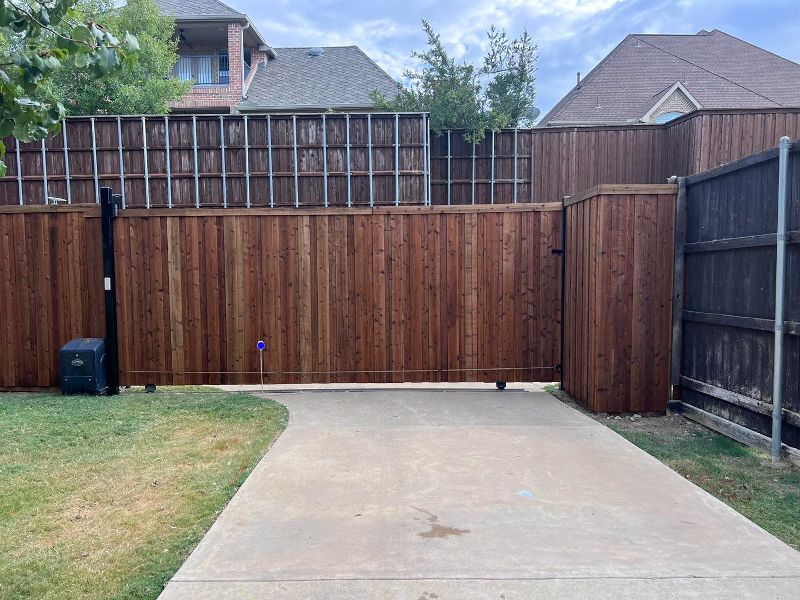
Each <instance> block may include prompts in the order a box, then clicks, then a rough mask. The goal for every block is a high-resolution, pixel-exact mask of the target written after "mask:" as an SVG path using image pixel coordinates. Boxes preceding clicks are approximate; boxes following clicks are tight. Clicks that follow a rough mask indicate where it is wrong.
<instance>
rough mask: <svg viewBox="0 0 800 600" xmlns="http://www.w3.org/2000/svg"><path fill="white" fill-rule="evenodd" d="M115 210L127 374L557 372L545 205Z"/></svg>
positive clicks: (171, 377) (554, 229) (214, 379)
mask: <svg viewBox="0 0 800 600" xmlns="http://www.w3.org/2000/svg"><path fill="white" fill-rule="evenodd" d="M138 214H139V213H137V215H138ZM123 217H124V218H120V219H119V220H118V221H117V224H118V226H117V228H116V236H117V239H116V243H117V257H116V260H117V273H118V275H117V277H118V280H119V296H118V301H119V314H120V320H121V323H120V327H119V330H120V368H121V371H122V372H121V381H122V382H123V383H124V384H143V383H148V382H155V383H157V384H189V383H197V384H199V383H255V382H258V381H259V373H258V353H257V351H256V348H255V344H256V341H257V340H259V339H263V340H264V341H265V342H266V344H267V349H266V351H265V353H264V364H265V371H266V372H267V375H266V379H265V380H266V381H267V382H268V383H312V382H314V383H316V382H320V383H324V382H391V381H396V382H400V381H496V380H507V381H552V380H555V379H557V378H558V375H557V373H556V370H555V366H556V363H557V362H558V356H559V344H560V341H559V322H560V321H559V319H560V314H559V311H560V305H559V299H560V296H559V286H560V280H559V275H560V268H559V260H560V259H559V257H558V256H556V255H553V254H552V252H551V251H552V249H553V248H556V247H558V245H559V244H560V239H561V233H560V226H561V223H560V218H559V217H560V213H559V212H558V211H542V210H537V209H534V208H533V207H530V208H529V210H516V209H515V210H509V211H505V212H498V211H482V210H477V211H473V212H466V213H465V212H455V213H452V212H442V211H437V210H431V211H429V212H422V213H419V212H414V213H411V214H402V213H397V212H386V211H380V210H377V209H376V211H374V212H368V213H363V212H360V213H355V214H348V213H346V212H333V213H331V214H304V213H303V212H302V211H297V212H295V213H293V214H291V215H290V214H280V215H275V216H273V215H269V214H266V213H260V214H258V215H249V216H243V215H239V214H236V215H227V214H225V213H224V212H222V211H220V213H219V214H217V215H215V216H211V215H209V214H204V215H201V216H196V215H195V213H194V212H193V211H191V210H187V211H183V210H177V209H176V210H173V211H169V212H167V211H150V212H149V213H147V214H146V215H144V216H126V215H124V213H123Z"/></svg>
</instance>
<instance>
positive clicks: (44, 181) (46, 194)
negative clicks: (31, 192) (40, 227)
mask: <svg viewBox="0 0 800 600" xmlns="http://www.w3.org/2000/svg"><path fill="white" fill-rule="evenodd" d="M47 188H48V186H47V146H46V145H45V143H44V138H42V190H43V192H44V203H45V204H50V190H48V189H47Z"/></svg>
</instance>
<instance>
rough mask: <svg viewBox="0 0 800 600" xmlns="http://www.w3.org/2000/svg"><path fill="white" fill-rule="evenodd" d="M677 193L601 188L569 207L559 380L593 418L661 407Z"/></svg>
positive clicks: (666, 388)
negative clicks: (561, 365) (591, 413)
mask: <svg viewBox="0 0 800 600" xmlns="http://www.w3.org/2000/svg"><path fill="white" fill-rule="evenodd" d="M676 191H677V187H676V186H672V194H671V195H670V194H666V193H665V189H664V186H662V185H655V186H652V188H651V186H639V188H638V189H633V188H631V187H628V186H626V187H624V188H620V189H619V190H618V192H617V193H614V192H613V188H600V189H599V190H598V192H599V193H596V194H595V195H587V194H582V195H581V198H580V201H577V202H573V203H571V204H569V205H568V206H567V207H566V209H565V210H566V211H567V215H566V221H567V251H566V257H565V260H566V261H567V262H566V281H567V284H566V298H565V307H564V313H565V322H564V324H565V333H564V356H565V359H564V362H565V365H564V374H563V377H564V379H563V381H564V387H565V389H566V390H567V392H569V393H570V394H571V395H573V396H574V397H575V398H577V399H578V400H579V401H580V402H581V403H583V404H584V405H586V406H587V407H588V408H590V409H591V410H593V411H596V412H609V413H627V412H664V410H666V405H667V401H668V399H669V366H670V363H669V361H670V349H671V345H670V344H671V342H670V339H671V338H670V336H671V332H672V330H671V318H672V303H671V291H672V269H673V252H672V248H673V244H674V241H673V231H674V211H675V195H676Z"/></svg>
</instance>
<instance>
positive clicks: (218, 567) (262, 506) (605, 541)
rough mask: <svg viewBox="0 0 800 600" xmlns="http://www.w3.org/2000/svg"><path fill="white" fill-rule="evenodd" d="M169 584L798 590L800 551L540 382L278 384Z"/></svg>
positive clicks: (264, 590) (174, 588)
mask: <svg viewBox="0 0 800 600" xmlns="http://www.w3.org/2000/svg"><path fill="white" fill-rule="evenodd" d="M272 397H274V398H277V399H278V400H279V401H281V402H283V403H285V404H286V406H287V407H288V408H289V413H290V422H289V427H288V428H287V429H286V431H285V432H284V433H283V435H282V436H281V437H280V438H279V439H278V441H277V442H276V444H275V446H274V447H273V448H272V449H271V450H270V451H269V453H268V454H267V455H266V457H265V458H264V459H263V460H262V461H261V463H260V464H259V465H258V466H257V467H256V469H255V470H254V471H253V473H252V475H250V477H249V478H248V480H247V481H246V482H245V484H244V485H243V486H242V488H241V489H240V490H239V492H238V493H237V494H236V496H235V497H234V498H233V500H232V501H231V502H230V504H229V506H228V507H227V508H226V509H225V511H224V512H223V513H222V515H221V516H220V518H219V519H218V520H217V522H216V523H215V524H214V526H213V527H212V528H211V530H210V531H209V532H208V534H207V535H206V536H205V538H204V539H203V540H202V542H201V543H200V545H199V546H198V547H197V549H196V550H195V551H194V552H193V553H192V555H191V556H190V557H189V559H188V560H187V561H186V563H185V564H184V565H183V566H182V567H181V569H180V570H179V571H178V573H177V574H176V575H175V577H174V578H173V579H172V581H171V582H170V583H169V584H168V585H167V587H166V589H165V591H164V593H163V594H162V598H164V599H168V600H176V599H179V598H180V599H183V598H194V599H206V598H237V599H240V598H241V599H248V598H259V599H261V598H282V599H290V598H326V599H327V598H376V599H377V598H381V599H383V598H410V599H414V600H434V599H451V598H452V599H471V598H498V599H499V598H504V599H511V598H525V599H529V598H559V599H562V598H579V597H591V598H619V597H623V596H624V597H627V598H637V599H638V598H659V599H660V598H666V597H670V598H672V597H675V598H715V599H718V598H760V599H763V598H793V599H796V598H797V597H798V595H797V594H798V589H800V553H798V552H796V551H794V550H793V549H791V548H790V547H789V546H787V545H785V544H783V543H782V542H780V541H778V540H777V539H776V538H774V537H772V536H771V535H769V534H768V533H766V532H764V531H763V530H762V529H760V528H759V527H757V526H756V525H754V524H753V523H751V522H750V521H748V520H747V519H745V518H744V517H742V516H741V515H739V514H738V513H737V512H735V511H734V510H732V509H730V508H728V507H727V506H726V505H725V504H723V503H722V502H719V501H718V500H716V499H715V498H713V497H712V496H710V495H708V494H706V493H705V492H703V491H702V490H700V489H699V488H697V487H695V486H694V485H693V484H692V483H690V482H688V481H687V480H685V479H683V478H682V477H680V476H679V475H677V474H676V473H674V472H673V471H671V470H670V469H668V468H667V467H666V466H664V465H662V464H661V463H660V462H658V461H657V460H655V459H654V458H651V457H650V456H649V455H647V454H645V453H644V452H642V451H641V450H639V449H637V448H636V447H635V446H633V445H632V444H630V443H628V442H627V441H625V440H624V439H623V438H621V437H619V436H618V435H616V434H615V433H613V432H612V431H611V430H609V429H607V428H606V427H604V426H603V425H601V424H599V423H597V422H595V421H593V420H592V419H590V418H588V417H586V416H584V415H582V414H580V413H578V412H577V411H575V410H573V409H571V408H569V407H567V406H565V405H564V404H562V403H560V402H559V401H558V400H556V399H554V398H552V397H551V396H549V395H548V394H545V393H542V392H529V391H515V390H506V391H504V392H498V391H495V390H493V389H490V388H488V386H487V387H486V388H484V389H483V390H482V391H470V390H466V389H459V390H454V391H431V390H422V389H414V390H399V391H380V390H369V391H357V392H345V391H333V392H332V391H326V392H323V391H314V392H305V393H294V394H281V395H273V396H272Z"/></svg>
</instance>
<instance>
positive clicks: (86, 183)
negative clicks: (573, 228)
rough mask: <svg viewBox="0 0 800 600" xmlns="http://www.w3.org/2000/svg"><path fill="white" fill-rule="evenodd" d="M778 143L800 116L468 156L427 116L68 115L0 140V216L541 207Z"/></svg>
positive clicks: (692, 124) (736, 119) (549, 140)
mask: <svg viewBox="0 0 800 600" xmlns="http://www.w3.org/2000/svg"><path fill="white" fill-rule="evenodd" d="M348 132H349V139H348ZM782 135H788V136H790V137H792V138H795V137H800V109H773V110H740V111H727V112H723V111H700V112H696V113H692V114H690V115H687V116H686V117H683V118H681V119H678V120H676V121H674V122H672V123H668V124H666V125H630V126H626V127H617V126H615V127H585V128H575V127H572V128H542V129H539V128H536V129H519V130H503V131H498V132H495V133H492V132H489V133H488V134H487V137H486V139H485V140H484V141H482V142H481V143H480V144H475V145H473V144H471V143H469V142H467V141H466V140H465V139H464V136H463V134H462V133H460V132H455V131H453V132H450V133H449V134H444V135H441V136H436V135H432V136H431V135H429V134H428V125H427V116H426V115H424V114H399V115H395V114H372V115H367V114H351V115H344V114H326V115H321V114H320V115H273V116H269V117H268V116H265V115H256V116H248V117H245V116H239V115H227V116H224V117H222V116H220V115H216V116H211V115H204V116H196V117H195V118H193V117H191V116H180V115H174V116H169V117H166V118H165V117H146V118H144V120H143V119H142V118H141V117H121V118H119V119H117V118H116V117H96V118H94V119H90V118H70V119H67V121H66V125H65V128H64V131H62V132H61V133H60V134H58V135H56V136H54V137H52V138H49V139H48V140H46V141H45V142H43V143H42V142H36V143H29V144H20V145H19V147H17V145H16V143H15V141H14V140H13V139H7V140H5V143H6V147H7V148H8V149H9V153H8V155H7V159H6V162H7V163H8V165H9V170H8V175H7V176H6V177H4V178H0V205H14V204H16V205H19V204H20V203H22V204H25V205H30V204H44V203H45V198H47V202H50V201H51V199H58V198H61V199H64V200H66V201H68V202H75V203H87V202H88V203H91V202H95V201H96V199H97V198H98V196H99V188H100V187H101V186H104V185H107V186H110V187H112V188H114V189H115V190H116V191H118V192H119V191H124V194H125V201H126V205H127V206H136V207H145V206H152V207H162V206H183V207H188V206H197V205H199V206H201V207H212V206H213V207H222V206H248V203H249V205H250V206H284V207H285V206H300V207H309V206H325V205H326V204H327V205H328V206H348V205H351V206H369V205H370V203H372V204H373V205H375V206H386V205H393V204H400V205H411V204H418V205H424V204H437V205H446V204H453V205H465V204H473V203H474V204H510V203H514V202H533V203H547V202H557V201H560V200H561V199H562V198H563V197H564V196H572V195H575V194H578V193H580V192H582V191H583V190H586V189H589V188H590V187H593V186H595V185H600V184H640V183H647V184H651V183H653V184H655V183H659V184H660V183H664V182H665V181H666V179H667V178H668V177H670V176H672V175H679V176H681V175H691V174H693V173H698V172H700V171H703V170H706V169H709V168H712V167H716V166H718V165H721V164H724V163H727V162H730V161H732V160H735V159H738V158H742V157H744V156H747V155H748V154H752V153H754V152H758V151H761V150H764V149H766V148H771V147H774V146H775V145H776V144H777V140H778V139H779V138H780V137H781V136H782ZM428 137H429V138H430V141H429V142H427V141H426V138H428ZM168 138H169V139H168ZM195 139H196V140H197V143H196V144H195ZM65 140H66V142H65ZM195 146H196V147H197V152H196V153H195ZM120 147H121V148H122V151H121V152H120ZM167 147H169V151H167ZM65 148H66V152H65ZM17 149H19V152H18V153H17ZM43 149H44V150H43ZM429 150H430V152H429ZM145 157H146V160H145ZM168 157H169V161H168V160H167V158H168ZM18 165H19V168H18ZM95 165H96V167H95ZM120 165H122V168H120ZM145 165H146V166H147V168H146V169H145ZM195 166H196V168H195ZM429 175H430V176H429ZM146 182H147V183H146ZM370 190H371V191H370Z"/></svg>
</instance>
